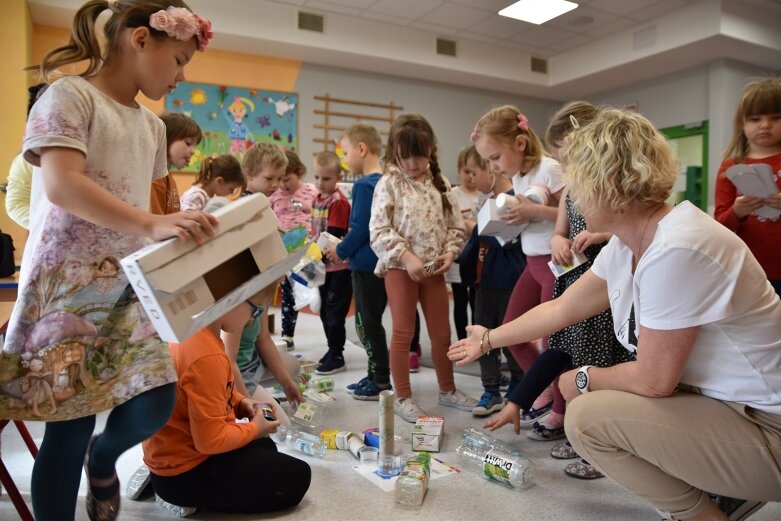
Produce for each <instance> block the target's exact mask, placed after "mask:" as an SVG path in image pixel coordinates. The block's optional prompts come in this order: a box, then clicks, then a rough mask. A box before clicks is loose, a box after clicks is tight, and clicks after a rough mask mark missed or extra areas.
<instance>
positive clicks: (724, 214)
mask: <svg viewBox="0 0 781 521" xmlns="http://www.w3.org/2000/svg"><path fill="white" fill-rule="evenodd" d="M738 163H745V164H752V163H766V164H768V165H770V167H771V168H772V170H773V180H774V181H775V183H776V186H777V187H778V191H777V192H776V193H775V194H774V195H771V196H770V197H766V198H762V197H755V196H750V195H742V194H741V193H740V192H739V191H738V189H737V188H736V187H735V185H734V184H732V181H730V180H729V179H728V178H727V176H726V175H724V173H725V171H726V170H727V169H728V168H729V167H731V166H732V165H734V164H738ZM780 192H781V78H760V79H757V80H754V81H752V82H750V83H749V84H748V85H746V87H745V89H743V95H742V96H741V98H740V102H739V103H738V109H737V111H736V113H735V135H734V137H733V138H732V143H730V145H729V147H728V148H727V151H726V152H725V154H724V161H723V162H722V163H721V167H720V168H719V173H718V175H717V176H716V220H717V221H719V222H720V223H721V224H723V225H724V226H726V227H727V228H729V229H730V230H732V231H734V232H735V233H737V234H738V236H739V237H740V238H741V239H743V241H744V242H745V243H746V244H747V245H748V247H749V248H750V249H751V252H752V253H753V254H754V256H755V257H756V258H757V260H758V261H759V264H760V265H761V266H762V268H763V269H764V270H765V274H766V275H767V278H768V279H769V280H770V283H771V284H772V285H773V287H774V288H775V290H776V293H778V294H779V295H781V260H780V259H781V219H779V220H775V221H772V220H769V219H765V218H762V217H759V216H757V215H754V212H756V211H757V210H758V209H759V208H761V207H763V206H770V207H772V208H776V209H778V210H781V193H780Z"/></svg>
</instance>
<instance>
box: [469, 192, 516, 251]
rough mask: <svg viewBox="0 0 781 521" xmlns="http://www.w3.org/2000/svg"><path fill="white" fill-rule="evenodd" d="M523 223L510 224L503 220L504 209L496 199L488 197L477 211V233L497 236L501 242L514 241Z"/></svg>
mask: <svg viewBox="0 0 781 521" xmlns="http://www.w3.org/2000/svg"><path fill="white" fill-rule="evenodd" d="M526 226H527V225H526V223H523V224H508V223H506V222H504V221H503V220H502V211H501V209H500V208H499V207H498V206H497V205H496V199H488V200H487V201H486V202H485V204H483V207H482V208H480V211H479V212H478V213H477V233H478V234H479V235H488V236H491V237H496V238H497V240H499V242H500V243H501V244H504V243H505V242H510V241H512V240H513V239H514V238H515V237H517V236H518V235H519V234H520V233H521V232H522V231H523V229H524V228H526Z"/></svg>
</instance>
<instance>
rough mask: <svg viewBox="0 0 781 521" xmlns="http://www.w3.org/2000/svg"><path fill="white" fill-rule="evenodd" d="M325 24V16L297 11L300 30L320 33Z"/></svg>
mask: <svg viewBox="0 0 781 521" xmlns="http://www.w3.org/2000/svg"><path fill="white" fill-rule="evenodd" d="M324 26H325V18H324V17H323V15H321V14H314V13H305V12H303V11H299V12H298V28H299V29H301V30H302V31H314V32H316V33H322V32H323V29H324Z"/></svg>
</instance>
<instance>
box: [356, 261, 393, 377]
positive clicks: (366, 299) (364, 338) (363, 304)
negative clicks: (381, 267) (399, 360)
mask: <svg viewBox="0 0 781 521" xmlns="http://www.w3.org/2000/svg"><path fill="white" fill-rule="evenodd" d="M352 281H353V294H354V295H355V332H356V334H357V335H358V338H359V339H360V340H361V343H362V344H363V348H364V349H366V355H367V356H368V357H369V374H368V375H367V376H368V377H369V379H370V380H372V381H373V382H374V383H376V384H377V385H381V386H385V385H389V384H390V365H389V362H388V340H387V338H386V336H385V327H383V325H382V315H383V313H384V312H385V307H386V306H387V305H388V295H387V293H385V281H384V280H383V279H381V278H380V277H378V276H376V275H375V274H374V273H371V272H368V271H353V272H352Z"/></svg>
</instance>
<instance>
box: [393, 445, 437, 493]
mask: <svg viewBox="0 0 781 521" xmlns="http://www.w3.org/2000/svg"><path fill="white" fill-rule="evenodd" d="M430 473H431V456H430V455H429V453H428V452H421V453H419V454H417V455H415V457H413V458H411V459H408V460H407V462H406V463H405V464H404V469H403V470H402V471H401V474H399V477H398V478H397V479H396V503H401V504H402V505H413V506H416V505H420V504H421V503H423V498H424V497H425V496H426V490H427V489H428V478H429V475H430Z"/></svg>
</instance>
